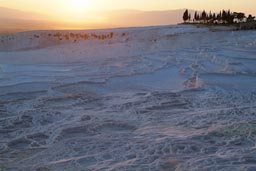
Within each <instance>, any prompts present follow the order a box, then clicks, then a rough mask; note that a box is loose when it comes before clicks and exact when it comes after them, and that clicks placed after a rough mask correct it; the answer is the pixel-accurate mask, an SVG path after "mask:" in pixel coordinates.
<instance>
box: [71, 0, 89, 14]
mask: <svg viewBox="0 0 256 171" xmlns="http://www.w3.org/2000/svg"><path fill="white" fill-rule="evenodd" d="M68 7H69V8H72V10H73V11H74V12H83V11H84V10H87V9H88V8H89V0H69V2H68V3H67V8H68Z"/></svg>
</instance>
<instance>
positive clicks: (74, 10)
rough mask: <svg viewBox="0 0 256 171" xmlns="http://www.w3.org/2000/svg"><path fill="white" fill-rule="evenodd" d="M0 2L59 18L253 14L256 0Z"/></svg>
mask: <svg viewBox="0 0 256 171" xmlns="http://www.w3.org/2000/svg"><path fill="white" fill-rule="evenodd" d="M0 6H2V7H8V8H12V9H19V10H23V11H30V12H37V13H42V14H46V15H48V16H49V17H52V18H58V19H60V20H65V19H70V18H77V20H79V17H78V16H80V17H81V16H87V17H89V18H90V17H91V18H94V19H98V20H100V16H99V15H98V14H97V12H99V11H111V10H122V9H134V10H143V11H155V10H172V9H181V8H189V9H195V10H203V9H206V10H208V11H209V10H212V11H220V10H221V9H231V10H232V11H243V12H245V13H246V14H249V13H250V14H253V15H256V0H0Z"/></svg>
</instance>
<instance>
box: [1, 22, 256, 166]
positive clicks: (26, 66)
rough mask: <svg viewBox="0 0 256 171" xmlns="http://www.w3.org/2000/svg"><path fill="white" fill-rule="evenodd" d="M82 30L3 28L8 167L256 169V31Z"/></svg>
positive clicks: (5, 156)
mask: <svg viewBox="0 0 256 171" xmlns="http://www.w3.org/2000/svg"><path fill="white" fill-rule="evenodd" d="M67 32H68V33H69V34H70V32H71V31H63V32H60V33H61V34H67ZM74 32H75V33H76V34H90V35H91V34H98V35H100V34H101V35H103V34H109V33H111V32H113V37H112V38H106V39H104V40H98V39H94V38H92V37H91V38H88V39H86V40H82V38H81V39H80V38H73V39H69V40H65V41H64V40H59V41H56V42H55V43H54V44H53V43H52V42H53V40H54V39H53V38H52V37H51V38H49V34H51V35H53V34H55V33H56V31H38V32H27V33H18V34H16V35H9V37H8V36H7V37H6V35H3V36H0V37H1V38H0V39H4V40H5V41H4V42H3V43H2V44H0V50H1V52H0V68H1V69H0V156H1V157H0V170H24V171H27V170H40V171H44V170H57V171H58V170H64V171H65V170H67V171H70V170H77V171H87V170H138V171H143V170H157V171H158V170H159V171H160V170H168V171H169V170H175V169H176V170H191V171H193V170H194V171H204V170H255V169H256V164H255V163H256V158H255V152H256V151H255V140H256V139H255V138H256V124H255V119H256V115H255V113H256V104H255V100H256V91H255V87H256V79H255V76H256V75H255V74H256V69H255V68H256V67H255V66H256V60H255V57H256V56H255V54H256V50H255V47H256V43H255V41H256V34H255V33H256V32H255V31H239V32H232V31H217V32H216V31H215V32H211V31H210V30H208V29H206V28H204V29H203V28H195V27H192V26H170V27H167V26H165V27H147V28H130V29H114V30H98V31H74ZM35 35H36V36H39V38H38V37H35ZM10 37H11V40H9V38H10ZM31 37H32V39H30V38H31ZM13 39H14V40H13ZM74 39H76V41H74Z"/></svg>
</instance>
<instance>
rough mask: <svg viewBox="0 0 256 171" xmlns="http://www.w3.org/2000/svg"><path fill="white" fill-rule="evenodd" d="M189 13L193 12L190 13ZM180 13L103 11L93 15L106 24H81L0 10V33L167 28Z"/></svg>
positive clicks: (172, 11)
mask: <svg viewBox="0 0 256 171" xmlns="http://www.w3.org/2000/svg"><path fill="white" fill-rule="evenodd" d="M191 11H192V12H193V10H191ZM183 12H184V9H178V10H168V11H138V10H117V11H103V12H100V13H98V14H97V15H101V16H104V18H106V19H107V20H106V21H107V22H105V23H96V22H95V23H92V21H90V22H88V21H85V22H84V23H79V24H78V23H73V22H60V21H53V20H52V21H51V20H49V18H50V17H48V16H46V15H42V14H38V13H31V12H25V11H20V10H15V9H9V8H4V7H0V23H1V27H0V33H12V32H20V31H28V30H49V29H90V28H113V27H135V26H153V25H170V24H177V23H180V22H182V14H183Z"/></svg>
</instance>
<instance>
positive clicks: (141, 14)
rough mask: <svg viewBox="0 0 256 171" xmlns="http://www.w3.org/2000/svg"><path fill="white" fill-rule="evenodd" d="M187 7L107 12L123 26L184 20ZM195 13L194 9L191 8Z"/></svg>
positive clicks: (173, 22) (175, 22)
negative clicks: (164, 9)
mask: <svg viewBox="0 0 256 171" xmlns="http://www.w3.org/2000/svg"><path fill="white" fill-rule="evenodd" d="M184 11H185V9H178V10H167V11H137V10H120V11H113V12H111V13H110V14H106V15H107V16H108V17H109V19H110V20H111V21H112V22H114V23H118V25H122V26H152V25H169V24H177V23H180V22H182V15H183V13H184ZM190 11H191V13H194V10H190Z"/></svg>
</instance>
